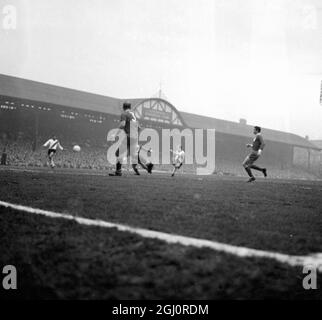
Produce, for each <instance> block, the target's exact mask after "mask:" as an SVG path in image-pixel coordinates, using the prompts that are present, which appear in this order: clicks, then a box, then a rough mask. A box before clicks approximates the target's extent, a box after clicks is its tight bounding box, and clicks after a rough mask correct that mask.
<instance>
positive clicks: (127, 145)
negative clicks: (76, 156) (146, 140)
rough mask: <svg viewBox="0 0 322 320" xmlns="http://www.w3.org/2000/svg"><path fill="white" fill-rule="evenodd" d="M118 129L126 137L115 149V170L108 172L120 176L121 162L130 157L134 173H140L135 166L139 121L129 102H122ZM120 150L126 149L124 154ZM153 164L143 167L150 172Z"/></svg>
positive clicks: (136, 162)
mask: <svg viewBox="0 0 322 320" xmlns="http://www.w3.org/2000/svg"><path fill="white" fill-rule="evenodd" d="M119 129H120V130H124V132H125V134H126V139H124V140H123V141H122V145H121V146H120V148H119V149H118V150H117V151H116V153H115V155H116V157H117V162H116V170H115V173H113V174H110V176H121V175H122V164H123V160H124V159H125V158H128V157H130V159H131V162H132V168H133V170H134V172H135V174H136V175H140V172H139V170H138V168H137V164H138V150H137V146H138V131H139V123H138V121H137V119H136V117H135V115H134V113H133V112H132V111H131V104H130V103H128V102H125V103H123V113H122V114H121V120H120V125H119ZM120 150H126V154H124V153H122V151H120ZM152 168H153V164H151V163H150V164H149V165H147V166H146V167H144V169H146V170H147V171H148V172H149V173H151V172H152Z"/></svg>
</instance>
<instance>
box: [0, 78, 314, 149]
mask: <svg viewBox="0 0 322 320" xmlns="http://www.w3.org/2000/svg"><path fill="white" fill-rule="evenodd" d="M0 95H3V96H8V97H13V98H20V99H27V100H32V101H38V102H42V103H48V104H52V105H62V106H66V107H67V106H68V107H74V108H80V109H84V110H90V111H96V112H102V113H109V114H114V115H120V113H121V107H122V103H123V102H124V101H131V102H132V104H137V103H140V101H142V100H146V98H142V99H118V98H112V97H107V96H103V95H99V94H93V93H88V92H84V91H79V90H74V89H68V88H63V87H59V86H55V85H50V84H45V83H41V82H36V81H31V80H26V79H21V78H16V77H12V76H7V75H2V74H0ZM179 112H180V115H181V116H182V118H183V120H184V121H185V122H186V124H187V126H188V127H191V128H203V129H208V128H209V129H212V128H215V129H216V130H217V131H218V132H222V133H227V134H232V135H238V136H244V137H250V136H251V132H252V126H250V125H245V124H241V123H237V122H232V121H226V120H220V119H215V118H210V117H206V116H199V115H196V114H191V113H186V112H181V111H179ZM263 132H264V134H265V138H266V139H267V140H271V141H277V142H282V143H287V144H292V145H295V146H299V147H304V148H311V149H320V148H319V147H318V146H316V145H314V144H312V143H310V141H308V140H307V139H305V138H302V137H300V136H298V135H295V134H292V133H286V132H282V131H276V130H271V129H265V128H263Z"/></svg>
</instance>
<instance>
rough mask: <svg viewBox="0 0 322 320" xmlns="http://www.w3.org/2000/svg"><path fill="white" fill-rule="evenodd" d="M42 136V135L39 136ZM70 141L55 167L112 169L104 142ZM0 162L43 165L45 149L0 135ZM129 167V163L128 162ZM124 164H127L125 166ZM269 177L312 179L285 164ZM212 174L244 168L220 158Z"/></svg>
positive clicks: (189, 169)
mask: <svg viewBox="0 0 322 320" xmlns="http://www.w3.org/2000/svg"><path fill="white" fill-rule="evenodd" d="M42 140H44V141H45V140H46V139H42ZM72 146H73V142H69V143H63V147H64V150H63V151H58V152H57V154H56V156H55V164H56V167H58V168H66V169H74V168H75V169H93V170H114V166H113V165H112V164H110V163H109V162H108V161H107V157H106V152H107V146H101V147H98V146H91V144H90V142H88V141H87V142H84V143H83V144H81V148H82V150H81V152H74V151H73V149H72ZM0 153H1V154H0V158H1V165H5V164H6V165H10V166H19V167H46V166H47V165H48V164H47V149H46V148H44V147H43V146H42V144H40V145H39V146H38V147H35V146H34V144H33V143H32V142H30V140H29V141H28V140H27V141H24V140H16V141H10V142H8V140H6V141H3V140H1V139H0ZM128 167H130V166H128ZM125 168H127V166H125ZM196 168H197V166H196V165H192V164H186V165H184V166H183V167H182V169H181V172H183V173H196ZM154 169H155V170H160V171H169V172H170V171H171V170H172V169H173V167H172V166H171V164H168V165H162V164H156V165H155V168H154ZM267 169H268V173H269V177H272V178H283V179H316V178H317V176H316V175H314V174H313V173H311V172H309V171H307V170H304V169H303V168H299V167H295V166H293V167H291V168H285V169H283V170H281V169H277V168H274V167H268V168H267ZM214 174H216V175H219V176H237V177H245V171H244V168H243V167H242V165H241V164H240V163H238V162H237V161H236V162H233V161H220V162H217V163H216V169H215V171H214Z"/></svg>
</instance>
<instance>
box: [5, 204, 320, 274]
mask: <svg viewBox="0 0 322 320" xmlns="http://www.w3.org/2000/svg"><path fill="white" fill-rule="evenodd" d="M0 206H1V207H5V208H11V209H14V210H18V211H23V212H28V213H33V214H37V215H43V216H46V217H50V218H60V219H67V220H74V221H76V222H77V223H79V224H81V225H86V226H96V227H102V228H116V229H117V230H119V231H123V232H130V233H134V234H137V235H140V236H141V237H144V238H149V239H158V240H161V241H165V242H167V243H172V244H181V245H184V246H192V247H196V248H210V249H213V250H215V251H220V252H225V253H228V254H232V255H235V256H238V257H243V258H266V259H272V260H275V261H278V262H280V263H285V264H288V265H290V266H292V267H303V266H313V267H315V268H316V269H317V270H318V271H320V272H322V254H313V255H308V256H293V255H288V254H282V253H276V252H270V251H263V250H257V249H251V248H247V247H239V246H233V245H229V244H225V243H220V242H216V241H210V240H205V239H197V238H191V237H185V236H180V235H174V234H169V233H164V232H159V231H153V230H147V229H142V228H134V227H131V226H127V225H124V224H119V223H113V222H107V221H103V220H93V219H87V218H80V217H75V216H72V215H69V214H63V213H58V212H53V211H47V210H42V209H35V208H31V207H27V206H23V205H16V204H12V203H8V202H3V201H0Z"/></svg>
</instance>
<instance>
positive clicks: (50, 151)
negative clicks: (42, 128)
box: [44, 136, 64, 169]
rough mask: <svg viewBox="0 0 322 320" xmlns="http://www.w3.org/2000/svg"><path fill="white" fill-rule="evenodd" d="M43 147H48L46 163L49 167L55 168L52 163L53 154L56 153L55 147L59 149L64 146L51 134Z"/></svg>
mask: <svg viewBox="0 0 322 320" xmlns="http://www.w3.org/2000/svg"><path fill="white" fill-rule="evenodd" d="M44 147H48V153H47V156H48V162H47V165H50V167H51V168H52V169H53V168H55V163H54V156H55V154H56V151H57V148H59V149H60V150H64V148H63V147H62V146H61V144H60V143H59V140H58V139H57V138H56V136H53V137H52V138H51V139H49V140H48V141H47V142H46V143H45V144H44Z"/></svg>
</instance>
